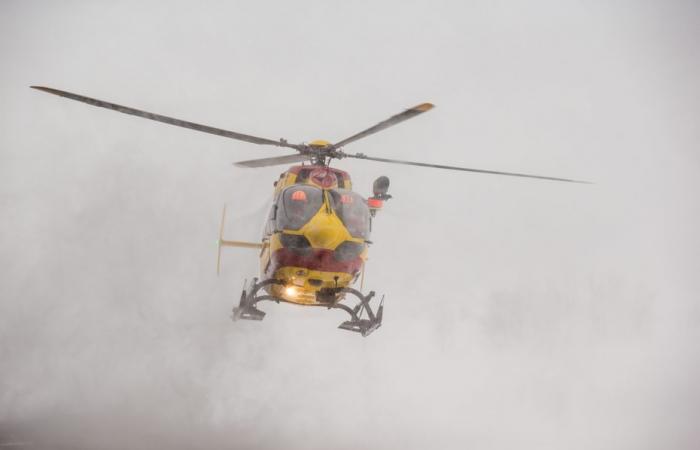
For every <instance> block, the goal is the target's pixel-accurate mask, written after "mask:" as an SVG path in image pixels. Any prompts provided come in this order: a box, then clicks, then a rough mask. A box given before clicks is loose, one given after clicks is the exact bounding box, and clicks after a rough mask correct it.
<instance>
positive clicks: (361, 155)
mask: <svg viewBox="0 0 700 450" xmlns="http://www.w3.org/2000/svg"><path fill="white" fill-rule="evenodd" d="M342 157H343V158H345V157H347V158H356V159H367V160H370V161H379V162H385V163H391V164H406V165H408V166H419V167H432V168H435V169H448V170H461V171H463V172H476V173H486V174H491V175H507V176H510V177H522V178H537V179H540V180H551V181H565V182H567V183H584V184H592V183H591V182H590V181H581V180H570V179H568V178H556V177H545V176H541V175H530V174H525V173H514V172H500V171H496V170H483V169H470V168H467V167H456V166H445V165H442V164H427V163H421V162H413V161H401V160H398V159H387V158H374V157H371V156H366V155H363V154H362V153H357V154H355V155H352V154H348V153H343V156H342Z"/></svg>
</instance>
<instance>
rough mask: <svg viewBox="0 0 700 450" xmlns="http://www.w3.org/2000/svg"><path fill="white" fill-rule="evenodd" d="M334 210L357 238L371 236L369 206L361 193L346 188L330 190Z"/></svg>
mask: <svg viewBox="0 0 700 450" xmlns="http://www.w3.org/2000/svg"><path fill="white" fill-rule="evenodd" d="M330 194H331V195H330V197H331V205H332V206H333V210H334V211H335V213H336V214H337V215H338V217H340V220H342V221H343V225H345V228H347V229H348V231H349V232H350V234H351V235H352V236H353V237H356V238H362V239H368V238H369V208H368V207H367V202H366V201H365V199H364V198H362V197H361V196H360V195H358V194H356V193H355V192H352V191H346V190H344V189H334V190H332V191H330Z"/></svg>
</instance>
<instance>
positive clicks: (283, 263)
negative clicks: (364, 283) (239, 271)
mask: <svg viewBox="0 0 700 450" xmlns="http://www.w3.org/2000/svg"><path fill="white" fill-rule="evenodd" d="M290 266H292V267H303V268H305V269H308V270H318V271H321V272H344V273H349V274H354V273H357V271H358V270H360V268H361V267H362V258H360V257H359V256H358V257H357V258H354V259H350V260H347V261H338V260H337V259H335V256H334V252H333V250H327V249H325V248H313V249H309V250H308V253H304V254H301V253H297V252H294V251H292V250H290V249H288V248H284V247H283V248H280V249H279V250H276V251H275V252H274V253H273V254H272V259H271V261H270V266H269V268H268V270H267V273H266V275H267V276H268V277H271V276H272V275H273V274H274V273H275V272H276V271H277V270H278V269H280V268H282V267H290Z"/></svg>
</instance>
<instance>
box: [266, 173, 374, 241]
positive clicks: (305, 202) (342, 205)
mask: <svg viewBox="0 0 700 450" xmlns="http://www.w3.org/2000/svg"><path fill="white" fill-rule="evenodd" d="M326 192H328V200H329V201H330V206H331V208H332V209H333V211H334V212H335V214H336V215H337V216H338V218H339V219H340V220H341V221H342V222H343V225H344V226H345V228H347V230H348V232H350V234H351V235H352V236H353V237H355V238H361V239H369V208H368V207H367V202H366V201H365V199H364V198H362V197H361V196H360V195H359V194H356V193H355V192H352V191H348V190H345V189H331V190H328V191H326ZM322 206H323V190H321V189H320V188H318V187H316V186H311V185H308V184H307V185H295V186H290V187H288V188H287V189H285V190H284V191H283V192H282V194H281V195H280V197H279V200H278V202H277V212H276V222H277V229H278V230H298V229H300V228H301V227H303V226H304V225H305V224H306V223H307V222H308V221H309V220H311V219H312V218H313V217H314V215H316V213H317V212H318V210H319V209H320V208H321V207H322Z"/></svg>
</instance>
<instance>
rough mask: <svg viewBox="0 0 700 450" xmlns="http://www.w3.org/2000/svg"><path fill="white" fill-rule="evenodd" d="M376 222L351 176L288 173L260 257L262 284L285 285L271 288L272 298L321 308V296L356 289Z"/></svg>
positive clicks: (312, 170) (309, 169)
mask: <svg viewBox="0 0 700 450" xmlns="http://www.w3.org/2000/svg"><path fill="white" fill-rule="evenodd" d="M370 220H371V218H370V209H369V207H368V206H367V200H366V199H364V198H363V197H361V196H360V195H358V194H357V193H355V192H353V191H352V183H351V180H350V176H349V175H348V173H347V172H344V171H342V170H337V169H332V168H329V167H327V166H317V165H300V166H294V167H291V168H290V169H289V170H287V171H286V172H283V173H282V174H281V175H280V178H279V180H278V181H277V182H276V183H275V191H274V201H273V205H272V209H271V211H270V214H269V216H268V219H267V223H266V225H265V231H264V235H263V247H262V251H261V254H260V274H261V279H263V280H269V279H274V280H278V281H280V283H278V284H271V285H268V286H266V287H265V289H266V291H267V292H268V294H269V295H272V296H274V297H277V298H280V299H282V300H285V301H288V302H291V303H297V304H303V305H317V304H323V302H322V301H319V295H318V293H319V291H322V290H324V289H337V288H345V287H349V286H350V285H352V284H353V283H354V282H355V281H356V280H357V279H358V278H359V276H360V274H361V272H362V270H363V267H364V263H365V260H366V259H367V244H368V243H369V228H370V224H369V222H370Z"/></svg>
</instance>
